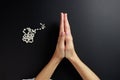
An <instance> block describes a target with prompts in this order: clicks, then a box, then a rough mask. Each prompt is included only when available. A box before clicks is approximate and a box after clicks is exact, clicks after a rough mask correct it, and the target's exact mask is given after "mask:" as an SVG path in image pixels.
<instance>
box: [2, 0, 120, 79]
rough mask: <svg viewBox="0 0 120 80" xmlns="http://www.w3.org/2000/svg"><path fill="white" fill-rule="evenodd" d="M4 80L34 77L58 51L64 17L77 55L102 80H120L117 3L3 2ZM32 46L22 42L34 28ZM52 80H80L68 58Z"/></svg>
mask: <svg viewBox="0 0 120 80" xmlns="http://www.w3.org/2000/svg"><path fill="white" fill-rule="evenodd" d="M1 4H2V6H1V13H2V14H1V18H0V19H1V20H2V22H1V24H2V25H1V26H0V35H1V36H0V37H1V38H0V63H1V64H0V80H21V79H22V78H31V77H35V76H36V75H37V74H38V73H39V71H40V70H41V69H42V68H43V67H44V66H45V65H46V64H47V63H48V61H49V60H50V58H51V56H52V55H53V52H54V50H55V46H56V41H57V36H58V31H59V19H60V18H59V16H60V12H67V13H68V16H69V21H70V24H71V29H72V34H73V37H74V43H75V48H76V51H77V53H78V56H79V57H80V58H81V59H82V60H83V61H84V62H85V64H87V65H88V66H89V67H90V68H91V69H92V70H93V71H94V72H95V73H96V74H97V75H98V76H99V77H100V78H101V79H102V80H119V79H120V69H119V68H120V5H119V4H120V1H119V0H74V1H73V0H51V1H50V0H36V1H29V0H26V1H21V0H20V1H4V2H1ZM40 22H42V23H45V24H46V27H47V28H46V29H45V30H42V31H38V32H37V34H36V35H35V38H34V40H35V41H34V43H32V44H26V43H24V42H23V41H22V36H23V33H22V30H23V28H26V27H28V26H30V27H31V28H36V27H38V26H39V23H40ZM53 79H54V80H81V78H80V77H79V75H78V73H77V72H76V70H75V69H74V68H73V66H72V65H71V64H70V63H69V62H68V61H67V60H66V59H64V60H63V61H62V62H61V64H60V65H59V66H58V68H57V69H56V71H55V73H54V75H53Z"/></svg>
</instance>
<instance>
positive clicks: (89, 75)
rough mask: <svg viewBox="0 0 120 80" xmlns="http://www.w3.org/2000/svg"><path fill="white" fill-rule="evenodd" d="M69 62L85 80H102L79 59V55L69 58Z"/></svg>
mask: <svg viewBox="0 0 120 80" xmlns="http://www.w3.org/2000/svg"><path fill="white" fill-rule="evenodd" d="M69 61H70V62H71V63H72V64H73V66H74V67H75V68H76V70H77V71H78V73H79V74H80V75H81V77H82V78H83V80H100V79H99V78H98V77H97V75H96V74H95V73H94V72H93V71H92V70H91V69H90V68H88V67H87V66H86V65H85V64H84V63H83V62H82V61H81V60H80V59H79V57H78V56H77V55H75V56H74V57H71V58H69Z"/></svg>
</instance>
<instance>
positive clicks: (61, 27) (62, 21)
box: [59, 13, 64, 34]
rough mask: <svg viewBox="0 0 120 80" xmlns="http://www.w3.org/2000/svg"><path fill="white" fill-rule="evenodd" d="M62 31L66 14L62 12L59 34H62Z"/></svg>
mask: <svg viewBox="0 0 120 80" xmlns="http://www.w3.org/2000/svg"><path fill="white" fill-rule="evenodd" d="M62 32H64V14H63V13H61V19H60V31H59V34H61V33H62Z"/></svg>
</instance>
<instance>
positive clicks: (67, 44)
mask: <svg viewBox="0 0 120 80" xmlns="http://www.w3.org/2000/svg"><path fill="white" fill-rule="evenodd" d="M53 56H54V57H56V58H58V59H60V60H62V59H63V58H64V57H65V58H67V59H71V58H73V57H75V56H77V55H76V52H75V49H74V44H73V37H72V34H71V30H70V24H69V21H68V18H67V13H61V19H60V30H59V37H58V42H57V45H56V50H55V53H54V55H53Z"/></svg>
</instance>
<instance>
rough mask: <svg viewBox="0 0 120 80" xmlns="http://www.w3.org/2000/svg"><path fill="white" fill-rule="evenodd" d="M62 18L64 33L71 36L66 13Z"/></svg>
mask: <svg viewBox="0 0 120 80" xmlns="http://www.w3.org/2000/svg"><path fill="white" fill-rule="evenodd" d="M64 18H65V32H66V34H71V30H70V24H69V21H68V17H67V13H65V14H64Z"/></svg>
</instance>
